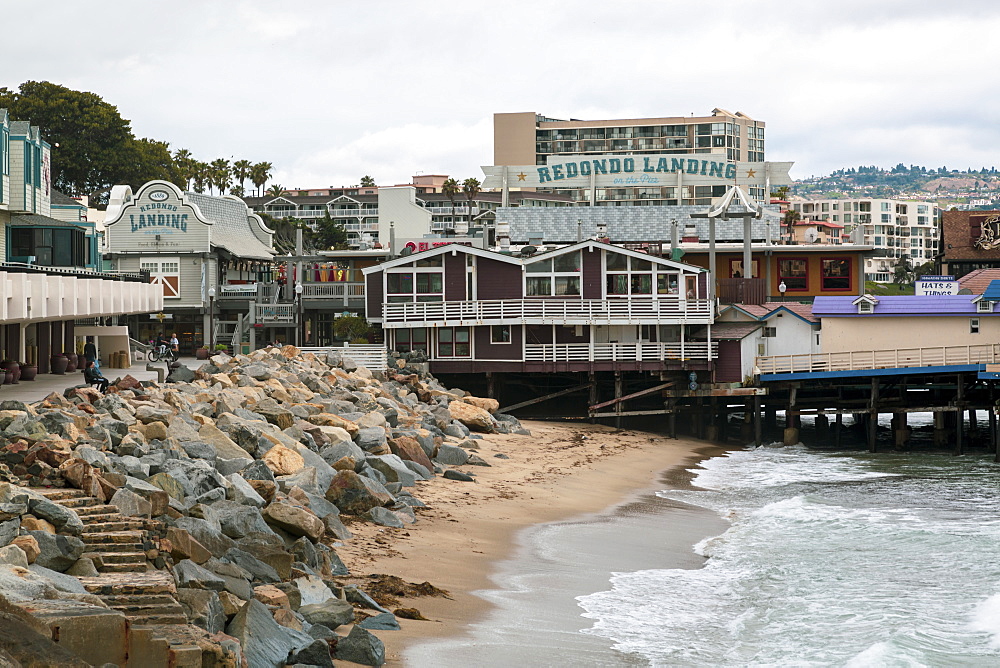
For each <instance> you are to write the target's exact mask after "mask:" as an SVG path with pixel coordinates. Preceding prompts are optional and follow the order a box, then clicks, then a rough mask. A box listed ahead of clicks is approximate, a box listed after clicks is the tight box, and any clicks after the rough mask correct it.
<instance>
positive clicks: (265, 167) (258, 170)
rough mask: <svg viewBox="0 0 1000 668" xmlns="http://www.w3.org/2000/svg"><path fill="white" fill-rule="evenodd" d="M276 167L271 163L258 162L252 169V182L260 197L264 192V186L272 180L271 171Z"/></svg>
mask: <svg viewBox="0 0 1000 668" xmlns="http://www.w3.org/2000/svg"><path fill="white" fill-rule="evenodd" d="M272 169H274V166H273V165H272V164H271V163H269V162H258V163H256V164H255V165H254V166H253V167H251V168H250V181H252V182H253V185H254V187H255V188H256V189H257V193H258V195H259V194H261V193H263V192H264V185H265V184H266V183H267V181H268V179H270V178H271V170H272Z"/></svg>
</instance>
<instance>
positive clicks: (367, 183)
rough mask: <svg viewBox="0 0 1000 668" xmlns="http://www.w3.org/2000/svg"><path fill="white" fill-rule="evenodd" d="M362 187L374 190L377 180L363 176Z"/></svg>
mask: <svg viewBox="0 0 1000 668" xmlns="http://www.w3.org/2000/svg"><path fill="white" fill-rule="evenodd" d="M361 187H362V188H374V187H375V179H373V178H372V177H370V176H367V175H366V176H362V177H361Z"/></svg>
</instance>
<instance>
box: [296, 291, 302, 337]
mask: <svg viewBox="0 0 1000 668" xmlns="http://www.w3.org/2000/svg"><path fill="white" fill-rule="evenodd" d="M302 290H303V288H302V281H296V282H295V303H296V308H295V310H296V314H297V317H296V320H295V345H296V346H301V345H302Z"/></svg>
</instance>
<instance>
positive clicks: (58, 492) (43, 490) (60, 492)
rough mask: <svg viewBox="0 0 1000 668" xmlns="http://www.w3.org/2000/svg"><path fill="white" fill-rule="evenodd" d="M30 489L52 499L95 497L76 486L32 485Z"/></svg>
mask: <svg viewBox="0 0 1000 668" xmlns="http://www.w3.org/2000/svg"><path fill="white" fill-rule="evenodd" d="M30 489H31V491H32V492H34V493H36V494H41V495H42V496H44V497H45V498H47V499H49V500H50V501H61V500H63V499H78V498H80V497H86V498H88V499H92V498H94V497H92V496H87V495H86V494H84V493H83V492H82V491H80V490H78V489H76V488H75V487H31V488H30ZM95 501H96V499H95Z"/></svg>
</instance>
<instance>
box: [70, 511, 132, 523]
mask: <svg viewBox="0 0 1000 668" xmlns="http://www.w3.org/2000/svg"><path fill="white" fill-rule="evenodd" d="M77 515H79V517H80V519H81V520H82V521H83V525H84V526H88V525H91V524H107V523H108V522H129V521H134V522H139V523H140V525H141V522H142V520H141V519H140V518H137V517H125V516H124V515H122V514H121V513H119V512H118V510H117V509H115V510H114V512H100V513H90V514H85V513H77Z"/></svg>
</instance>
